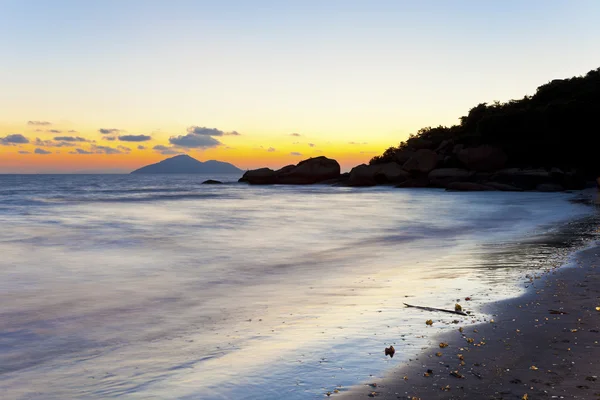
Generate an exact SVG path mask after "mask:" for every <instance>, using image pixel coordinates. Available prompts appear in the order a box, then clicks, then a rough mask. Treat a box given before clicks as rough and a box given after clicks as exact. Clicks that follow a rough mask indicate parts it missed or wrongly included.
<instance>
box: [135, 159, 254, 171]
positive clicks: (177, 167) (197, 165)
mask: <svg viewBox="0 0 600 400" xmlns="http://www.w3.org/2000/svg"><path fill="white" fill-rule="evenodd" d="M242 172H243V171H242V170H241V169H239V168H238V167H236V166H235V165H233V164H229V163H226V162H222V161H216V160H209V161H205V162H202V161H198V160H196V159H195V158H192V157H190V156H188V155H187V154H181V155H178V156H175V157H171V158H167V159H165V160H162V161H161V162H158V163H156V164H150V165H146V166H145V167H142V168H139V169H136V170H135V171H133V172H131V173H132V174H241V173H242Z"/></svg>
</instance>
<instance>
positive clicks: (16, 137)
mask: <svg viewBox="0 0 600 400" xmlns="http://www.w3.org/2000/svg"><path fill="white" fill-rule="evenodd" d="M25 143H29V139H27V138H26V137H25V136H23V135H21V134H20V133H15V134H12V135H8V136H5V137H3V138H0V144H2V145H4V146H12V145H14V144H25Z"/></svg>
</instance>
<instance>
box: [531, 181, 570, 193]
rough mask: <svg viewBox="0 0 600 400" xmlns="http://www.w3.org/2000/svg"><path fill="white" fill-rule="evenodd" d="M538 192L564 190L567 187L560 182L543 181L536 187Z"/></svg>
mask: <svg viewBox="0 0 600 400" xmlns="http://www.w3.org/2000/svg"><path fill="white" fill-rule="evenodd" d="M535 190H537V191H538V192H563V191H564V190H565V188H564V187H563V186H562V185H559V184H558V183H542V184H540V185H537V186H536V187H535Z"/></svg>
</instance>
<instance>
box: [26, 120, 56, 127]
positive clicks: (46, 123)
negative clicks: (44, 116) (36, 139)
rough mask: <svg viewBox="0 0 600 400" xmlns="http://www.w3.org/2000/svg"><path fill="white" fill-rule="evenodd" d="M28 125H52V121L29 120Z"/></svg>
mask: <svg viewBox="0 0 600 400" xmlns="http://www.w3.org/2000/svg"><path fill="white" fill-rule="evenodd" d="M27 125H40V126H48V125H52V123H51V122H48V121H27Z"/></svg>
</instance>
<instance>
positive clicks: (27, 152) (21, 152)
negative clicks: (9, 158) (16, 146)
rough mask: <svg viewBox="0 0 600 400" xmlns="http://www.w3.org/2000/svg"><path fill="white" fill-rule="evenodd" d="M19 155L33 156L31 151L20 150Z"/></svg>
mask: <svg viewBox="0 0 600 400" xmlns="http://www.w3.org/2000/svg"><path fill="white" fill-rule="evenodd" d="M19 154H31V152H29V151H25V150H19Z"/></svg>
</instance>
